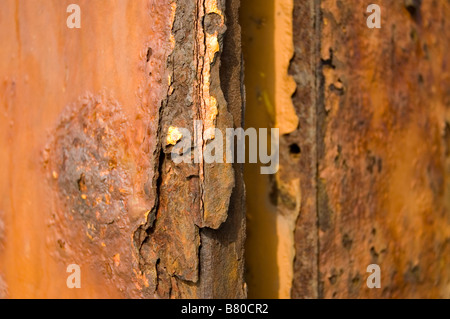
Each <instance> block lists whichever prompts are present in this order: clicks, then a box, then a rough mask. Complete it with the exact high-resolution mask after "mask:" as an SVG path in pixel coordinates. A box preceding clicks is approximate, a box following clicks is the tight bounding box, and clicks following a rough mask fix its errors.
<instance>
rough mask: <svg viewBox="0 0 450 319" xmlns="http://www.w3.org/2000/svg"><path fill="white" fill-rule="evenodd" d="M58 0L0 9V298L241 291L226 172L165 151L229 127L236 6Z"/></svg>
mask: <svg viewBox="0 0 450 319" xmlns="http://www.w3.org/2000/svg"><path fill="white" fill-rule="evenodd" d="M69 3H70V2H69V1H46V2H45V3H39V4H37V3H31V2H24V3H22V2H15V1H5V2H2V4H1V5H0V6H1V7H2V8H1V11H0V12H1V13H0V14H1V15H2V16H1V22H0V29H1V31H0V38H1V39H2V43H4V50H2V51H1V52H0V58H1V59H0V60H1V62H0V69H1V70H2V74H1V76H2V79H1V80H2V86H1V88H0V89H1V98H2V99H1V104H2V113H1V115H0V116H1V121H2V123H4V124H5V125H2V126H1V127H0V136H1V140H0V143H1V148H2V150H5V151H4V152H2V154H1V155H0V160H1V163H2V165H1V168H0V176H1V178H2V180H3V181H4V183H2V184H1V185H0V187H1V188H0V191H1V192H2V197H1V202H0V213H1V214H0V257H1V258H0V296H10V297H58V298H64V297H113V298H117V297H147V298H183V297H204V298H208V297H230V298H231V297H232V298H235V297H237V298H239V297H244V296H245V294H246V292H245V287H244V283H243V278H242V275H243V260H242V253H243V240H244V229H245V220H244V215H243V214H244V209H243V207H242V203H243V193H244V191H243V185H242V181H241V180H242V169H241V167H240V166H239V165H235V166H234V167H233V165H232V164H218V165H217V164H206V163H192V164H186V163H181V164H175V163H174V162H173V161H172V160H171V158H170V152H171V150H172V147H173V146H174V145H175V144H177V142H179V141H180V140H181V139H183V136H180V134H179V133H177V131H176V128H187V129H189V130H190V131H191V132H194V128H193V124H194V120H195V119H198V120H203V127H201V128H200V131H199V132H200V133H201V135H203V133H204V132H205V130H206V129H207V128H209V127H218V128H220V129H223V128H225V127H233V126H241V122H242V119H241V112H242V97H241V71H240V69H241V62H240V56H241V54H240V37H239V26H238V24H237V10H238V7H239V1H236V0H234V1H231V2H229V3H227V4H225V2H224V1H220V0H218V1H209V0H208V1H197V2H194V1H192V2H190V1H170V0H158V1H156V0H141V1H125V0H122V1H120V0H117V1H108V2H107V3H105V2H102V1H79V5H80V7H81V12H82V28H81V29H68V28H67V27H66V18H67V16H68V14H67V13H66V7H67V5H68V4H69ZM41 6H43V7H45V10H39V12H41V11H42V14H40V15H36V14H33V12H36V10H37V9H38V7H39V8H41ZM203 20H205V21H208V22H207V23H206V22H205V24H202V23H199V21H203ZM105 26H106V27H105ZM227 29H228V30H229V31H230V33H231V34H234V35H233V36H231V35H228V34H226V35H225V31H226V30H227ZM205 39H206V42H205ZM204 43H206V45H204ZM224 51H226V52H227V55H226V59H225V60H224V62H223V64H224V65H223V66H222V65H221V54H222V52H224ZM224 70H225V71H224ZM222 73H226V74H227V75H228V79H227V81H229V83H225V84H224V83H223V81H222V76H223V75H222ZM192 138H194V134H192ZM214 138H215V137H214V136H210V137H209V138H206V136H200V139H199V140H198V141H199V142H200V143H202V145H203V146H202V147H201V148H200V149H202V148H203V147H205V145H206V143H207V142H208V139H209V140H211V139H214ZM166 141H169V143H165V142H166ZM193 142H194V140H193ZM236 179H237V180H236ZM230 198H232V199H233V200H232V203H231V204H230ZM3 225H4V226H3ZM221 226H222V227H221ZM219 227H221V228H220V229H219V230H217V229H218V228H219ZM72 263H76V264H79V265H80V266H81V274H82V289H68V288H67V287H66V278H67V276H68V275H69V274H68V273H66V267H67V266H68V265H69V264H72ZM203 277H204V279H203ZM2 278H3V279H2Z"/></svg>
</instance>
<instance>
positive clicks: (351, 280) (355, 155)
mask: <svg viewBox="0 0 450 319" xmlns="http://www.w3.org/2000/svg"><path fill="white" fill-rule="evenodd" d="M411 3H412V4H411ZM420 3H421V5H420ZM311 5H312V2H306V3H302V4H300V1H297V4H296V8H297V9H296V10H297V12H298V13H299V14H298V15H297V16H296V17H295V19H294V20H295V21H297V22H298V23H301V24H300V25H302V26H305V23H308V24H309V26H308V25H306V27H307V29H309V30H314V29H313V28H312V27H311V25H312V24H311V21H317V22H318V23H317V24H316V25H318V26H319V27H318V29H317V30H316V31H315V32H316V38H317V39H320V40H319V41H320V42H319V43H317V44H316V45H314V44H313V43H311V45H310V46H309V47H310V48H311V47H312V48H314V50H315V51H314V52H311V51H309V52H310V53H309V57H306V58H307V59H309V60H311V59H313V60H314V64H315V68H314V69H313V70H311V69H310V68H309V65H310V64H309V62H308V61H307V60H305V59H304V58H302V57H300V56H296V58H295V59H294V61H293V65H292V71H293V74H294V77H295V78H296V82H297V85H298V87H299V88H304V87H305V84H307V86H306V87H308V86H309V87H314V83H313V82H312V81H309V79H310V78H311V77H312V76H316V79H317V82H316V84H317V86H316V92H317V100H316V103H315V105H316V115H311V116H310V117H309V118H310V119H314V118H315V117H316V120H317V132H316V133H315V134H316V135H317V148H318V149H317V156H318V158H317V164H318V166H317V167H318V172H317V174H318V176H317V183H318V185H317V190H318V193H317V196H318V200H317V212H318V214H317V221H318V233H317V234H318V239H317V241H316V244H314V239H313V238H314V237H315V236H316V235H315V230H314V227H313V228H312V229H311V230H309V231H308V229H307V228H305V226H304V224H303V222H304V219H303V217H302V216H305V217H306V218H307V220H310V221H313V220H314V217H313V216H312V215H310V214H309V212H310V210H309V208H308V207H312V206H313V205H314V204H310V205H309V206H306V207H305V206H303V205H302V209H301V211H300V218H299V220H298V224H297V259H296V262H295V274H296V276H295V280H294V288H293V291H292V292H293V296H294V297H316V296H318V297H324V298H346V297H360V298H364V297H367V298H374V297H397V298H399V297H449V296H450V267H449V263H450V260H449V256H450V246H449V242H450V210H449V205H448V201H449V194H450V193H449V187H448V185H449V179H450V171H449V165H448V162H449V159H448V154H449V153H448V126H449V124H448V122H449V107H450V103H449V101H450V95H449V94H450V92H449V87H450V73H449V69H448V63H447V62H448V51H449V49H450V48H449V46H450V34H449V32H448V30H449V27H448V23H447V22H448V21H447V20H446V19H447V17H448V16H449V15H450V5H449V3H448V2H446V1H423V2H420V1H416V2H410V3H409V4H408V3H407V2H404V1H383V3H382V5H381V10H382V15H381V16H382V26H381V29H369V28H367V26H366V18H367V16H368V14H364V13H365V12H366V8H367V5H368V4H367V3H366V2H365V1H357V2H355V1H331V0H330V1H328V0H323V1H321V2H320V5H315V6H314V7H311ZM411 6H414V7H411ZM311 12H313V14H314V16H311V15H310V13H311ZM305 17H306V18H307V19H305ZM295 21H294V24H295ZM301 21H303V22H301ZM305 21H306V22H305ZM308 21H309V22H308ZM294 30H296V29H295V28H294ZM304 32H307V31H301V30H300V28H299V29H298V30H297V31H296V35H297V36H296V37H295V39H296V40H295V41H296V49H297V46H298V45H300V44H299V43H300V42H303V41H304V39H305V38H308V36H306V37H305V36H303V37H302V34H305V33H304ZM310 34H311V32H310ZM307 52H308V51H307ZM297 53H298V54H300V51H296V54H297ZM314 70H315V71H314ZM304 71H306V72H304ZM308 83H309V84H308ZM302 92H303V90H302V91H300V90H299V91H297V93H296V95H294V104H295V105H296V107H297V108H298V112H299V113H300V115H301V114H304V113H305V112H306V108H307V107H306V106H304V104H303V103H304V101H303V100H301V99H300V98H299V97H300V94H306V95H307V94H308V93H305V92H303V93H302ZM300 118H301V119H302V118H303V116H302V115H301V116H300ZM307 127H308V126H307ZM301 128H302V123H300V132H302V133H301V134H305V131H304V130H302V129H301ZM311 132H314V130H312V131H311ZM312 144H314V143H309V142H308V140H305V141H303V142H301V143H300V147H301V149H302V155H301V156H303V154H305V150H306V156H307V157H308V161H311V162H312V163H314V156H315V155H314V150H312V149H310V148H309V147H310V146H311V145H312ZM305 183H307V181H306V182H305V181H304V180H303V182H302V203H305V200H304V197H305V194H304V191H306V192H308V189H309V186H310V185H309V184H305ZM305 209H306V210H305ZM307 216H311V218H308V217H307ZM310 239H312V240H310ZM309 243H310V244H309ZM304 249H308V251H309V252H308V254H305V250H304ZM314 252H318V255H317V259H315V260H312V261H308V260H307V258H305V256H307V255H309V256H310V258H313V256H314V255H313V253H314ZM369 264H378V265H379V266H380V267H381V289H369V288H367V286H366V279H367V277H368V276H369V273H366V268H367V266H368V265H369ZM305 276H306V278H305ZM305 279H306V280H307V281H306V283H305ZM311 281H316V282H317V283H318V284H319V287H318V288H317V290H315V285H314V284H313V285H310V284H309V283H310V282H311ZM311 288H313V289H311Z"/></svg>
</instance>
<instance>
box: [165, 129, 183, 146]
mask: <svg viewBox="0 0 450 319" xmlns="http://www.w3.org/2000/svg"><path fill="white" fill-rule="evenodd" d="M182 138H183V134H181V132H180V130H179V129H178V128H177V127H174V126H171V127H169V131H168V132H167V141H166V143H167V145H175V144H177V143H178V141H179V140H181V139H182Z"/></svg>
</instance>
